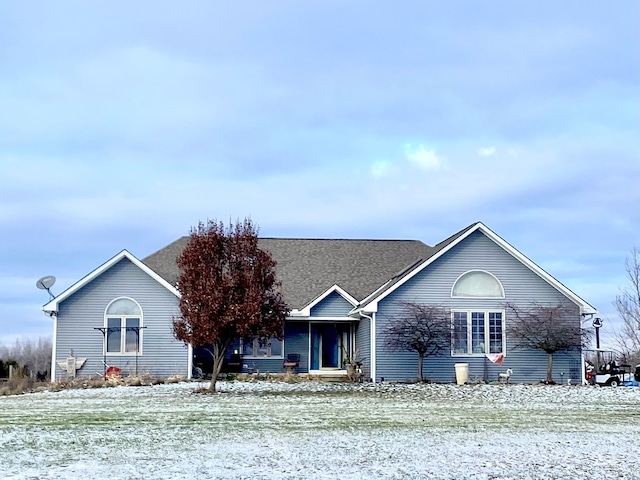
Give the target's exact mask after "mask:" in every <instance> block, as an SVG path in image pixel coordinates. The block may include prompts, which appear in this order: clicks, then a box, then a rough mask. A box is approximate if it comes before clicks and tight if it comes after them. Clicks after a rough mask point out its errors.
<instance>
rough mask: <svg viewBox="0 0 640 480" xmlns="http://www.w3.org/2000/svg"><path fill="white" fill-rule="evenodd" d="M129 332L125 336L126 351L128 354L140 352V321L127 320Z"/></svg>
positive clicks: (134, 319)
mask: <svg viewBox="0 0 640 480" xmlns="http://www.w3.org/2000/svg"><path fill="white" fill-rule="evenodd" d="M126 322H127V332H126V334H125V349H126V351H127V352H138V351H140V349H139V342H140V329H139V327H140V319H139V318H127V319H126Z"/></svg>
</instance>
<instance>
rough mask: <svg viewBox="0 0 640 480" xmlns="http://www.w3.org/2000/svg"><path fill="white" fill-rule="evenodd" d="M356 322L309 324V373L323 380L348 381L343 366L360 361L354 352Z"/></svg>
mask: <svg viewBox="0 0 640 480" xmlns="http://www.w3.org/2000/svg"><path fill="white" fill-rule="evenodd" d="M355 331H356V328H355V322H353V321H319V322H314V321H312V322H310V323H309V374H310V375H314V376H318V377H321V378H323V379H326V380H334V379H335V380H344V379H347V370H346V368H347V367H346V365H347V364H349V363H354V362H356V361H359V359H358V358H356V357H357V352H356V349H355Z"/></svg>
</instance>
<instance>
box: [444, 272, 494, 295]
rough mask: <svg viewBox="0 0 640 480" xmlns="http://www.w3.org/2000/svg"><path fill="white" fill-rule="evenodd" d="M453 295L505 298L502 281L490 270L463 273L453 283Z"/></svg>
mask: <svg viewBox="0 0 640 480" xmlns="http://www.w3.org/2000/svg"><path fill="white" fill-rule="evenodd" d="M451 296H452V297H468V298H504V289H503V288H502V284H501V283H500V281H499V280H498V279H497V278H496V277H494V276H493V275H491V274H490V273H489V272H485V271H482V270H471V271H469V272H466V273H463V274H462V275H460V276H459V277H458V279H457V280H456V281H455V283H454V284H453V288H452V289H451Z"/></svg>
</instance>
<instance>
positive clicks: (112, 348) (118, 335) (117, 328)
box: [107, 318, 122, 353]
mask: <svg viewBox="0 0 640 480" xmlns="http://www.w3.org/2000/svg"><path fill="white" fill-rule="evenodd" d="M121 322H122V320H121V319H120V318H108V319H107V352H116V353H118V352H120V345H121V340H122V323H121Z"/></svg>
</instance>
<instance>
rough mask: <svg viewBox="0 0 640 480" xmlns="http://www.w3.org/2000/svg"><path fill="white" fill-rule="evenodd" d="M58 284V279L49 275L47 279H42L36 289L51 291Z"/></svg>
mask: <svg viewBox="0 0 640 480" xmlns="http://www.w3.org/2000/svg"><path fill="white" fill-rule="evenodd" d="M54 283H56V277H54V276H53V275H47V276H46V277H42V278H41V279H40V280H38V281H37V282H36V287H38V288H39V289H40V290H49V289H50V288H51V287H53V284H54Z"/></svg>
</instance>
